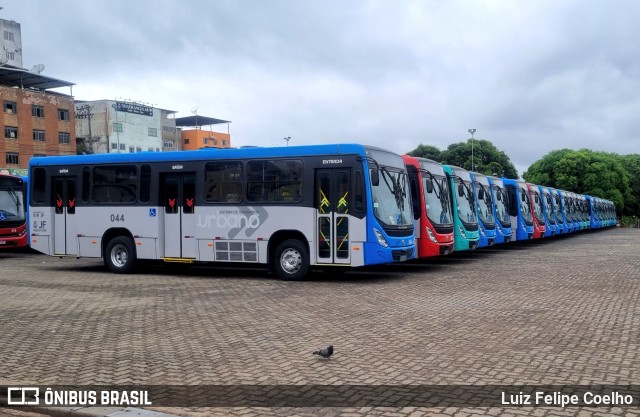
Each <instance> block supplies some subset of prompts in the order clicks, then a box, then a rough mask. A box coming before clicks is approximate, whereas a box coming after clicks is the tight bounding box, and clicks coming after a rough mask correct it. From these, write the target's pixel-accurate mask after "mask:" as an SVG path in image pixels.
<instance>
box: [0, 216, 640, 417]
mask: <svg viewBox="0 0 640 417" xmlns="http://www.w3.org/2000/svg"><path fill="white" fill-rule="evenodd" d="M639 299H640V231H638V230H637V229H613V230H606V231H597V232H591V233H583V234H579V235H575V236H571V237H569V238H562V239H552V240H546V241H542V242H527V243H526V244H519V245H511V246H504V247H495V248H491V249H488V250H479V251H475V252H469V253H465V254H455V255H453V256H450V257H446V258H438V259H434V260H429V261H426V262H414V263H410V264H401V265H393V266H384V267H379V268H372V269H369V270H366V271H358V272H349V273H347V274H345V275H344V276H342V277H331V276H330V275H327V274H324V273H322V272H320V271H318V272H314V274H313V275H312V277H311V279H310V280H309V281H306V282H282V281H279V280H277V279H276V278H274V277H270V276H267V275H266V272H265V270H263V269H247V268H242V269H231V268H215V267H200V266H195V267H194V266H191V267H185V266H169V265H148V266H145V267H144V268H143V270H142V271H140V272H138V273H136V274H132V275H113V274H110V273H108V272H107V271H106V269H105V267H104V266H103V263H102V262H101V260H96V259H72V258H64V259H60V258H53V257H47V256H44V255H38V254H32V253H20V252H19V253H10V252H0V329H1V330H2V333H1V336H0V351H1V352H3V353H2V356H3V358H2V365H1V368H0V369H1V373H0V385H14V384H22V385H24V384H37V385H62V384H88V385H89V384H148V385H162V384H168V385H185V384H186V385H207V384H209V385H214V384H225V385H226V384H261V385H278V384H285V385H301V384H321V385H325V384H354V385H369V384H371V385H374V384H381V385H402V384H426V385H443V384H455V385H469V384H473V385H487V384H489V385H490V384H533V385H542V384H616V385H627V384H634V383H635V384H639V383H640V349H639V348H640V303H638V300H639ZM328 343H332V344H333V345H334V346H335V349H336V353H335V355H334V357H333V358H332V359H330V360H322V359H319V358H318V357H317V356H312V355H311V352H312V351H313V350H314V349H315V348H317V347H319V346H322V345H325V344H328ZM152 409H155V410H157V411H163V412H165V413H172V414H177V415H184V416H205V415H242V416H245V415H283V414H286V415H303V416H304V415H343V416H360V415H381V416H419V415H434V416H437V415H442V416H468V415H513V416H521V415H533V416H538V415H558V416H561V415H567V416H574V415H577V416H585V417H586V416H594V417H595V416H605V415H612V414H617V415H629V416H640V408H638V407H637V406H636V407H635V408H611V409H607V408H575V407H574V408H567V409H562V408H534V407H521V408H518V407H506V408H442V407H440V408H418V407H404V408H371V407H355V408H250V407H234V408H206V409H199V408H167V407H164V408H162V407H152Z"/></svg>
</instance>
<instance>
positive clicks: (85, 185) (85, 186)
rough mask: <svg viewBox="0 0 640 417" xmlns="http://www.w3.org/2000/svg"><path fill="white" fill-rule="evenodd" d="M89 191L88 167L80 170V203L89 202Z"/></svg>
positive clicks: (89, 176) (89, 174) (89, 177)
mask: <svg viewBox="0 0 640 417" xmlns="http://www.w3.org/2000/svg"><path fill="white" fill-rule="evenodd" d="M90 190H91V169H90V168H89V167H84V168H82V201H84V202H85V203H88V202H89V196H90V194H91V193H90Z"/></svg>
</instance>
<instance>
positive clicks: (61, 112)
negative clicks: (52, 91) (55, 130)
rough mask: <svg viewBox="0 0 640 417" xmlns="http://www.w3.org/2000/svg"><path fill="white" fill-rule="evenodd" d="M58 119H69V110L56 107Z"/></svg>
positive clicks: (65, 120)
mask: <svg viewBox="0 0 640 417" xmlns="http://www.w3.org/2000/svg"><path fill="white" fill-rule="evenodd" d="M58 120H62V121H64V122H68V121H69V110H67V109H58Z"/></svg>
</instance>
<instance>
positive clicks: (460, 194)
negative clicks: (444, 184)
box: [458, 184, 464, 197]
mask: <svg viewBox="0 0 640 417" xmlns="http://www.w3.org/2000/svg"><path fill="white" fill-rule="evenodd" d="M458 196H460V197H464V185H462V184H458Z"/></svg>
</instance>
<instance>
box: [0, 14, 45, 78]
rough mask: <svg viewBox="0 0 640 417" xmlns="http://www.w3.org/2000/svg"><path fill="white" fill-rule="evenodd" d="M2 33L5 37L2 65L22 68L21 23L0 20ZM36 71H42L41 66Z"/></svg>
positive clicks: (0, 53) (2, 40)
mask: <svg viewBox="0 0 640 417" xmlns="http://www.w3.org/2000/svg"><path fill="white" fill-rule="evenodd" d="M0 31H1V32H2V34H3V36H2V38H0V42H2V51H1V52H0V63H2V64H8V65H11V66H14V67H18V68H22V34H21V31H20V23H18V22H16V21H13V20H4V19H0ZM34 69H37V70H38V71H42V67H41V66H36V67H34Z"/></svg>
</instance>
